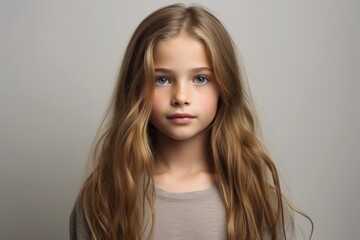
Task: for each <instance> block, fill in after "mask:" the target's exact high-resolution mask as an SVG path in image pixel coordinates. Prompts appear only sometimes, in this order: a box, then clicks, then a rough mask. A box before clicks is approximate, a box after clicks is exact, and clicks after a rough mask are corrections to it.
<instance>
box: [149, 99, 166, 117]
mask: <svg viewBox="0 0 360 240" xmlns="http://www.w3.org/2000/svg"><path fill="white" fill-rule="evenodd" d="M164 102H165V99H164V97H163V95H162V94H159V93H154V96H153V99H152V105H151V118H156V117H157V114H159V113H161V111H162V109H163V108H164V107H163V105H164Z"/></svg>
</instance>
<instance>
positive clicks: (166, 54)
mask: <svg viewBox="0 0 360 240" xmlns="http://www.w3.org/2000/svg"><path fill="white" fill-rule="evenodd" d="M154 64H155V77H154V84H155V90H154V97H153V104H152V109H151V116H150V121H151V123H152V124H153V125H154V127H155V128H156V129H157V130H158V132H157V136H156V138H157V139H156V156H157V157H156V161H155V165H154V175H153V177H154V182H155V185H156V186H157V187H159V188H161V189H163V190H165V191H169V192H189V191H197V190H203V189H206V188H209V187H211V186H213V185H214V184H215V180H214V175H213V172H212V170H211V169H210V167H209V160H208V159H207V154H206V149H205V146H206V141H207V137H208V135H207V129H208V126H209V125H210V124H211V122H212V121H213V119H214V117H215V115H216V111H217V104H218V99H219V94H218V90H217V87H216V82H215V79H214V74H213V72H212V69H211V65H210V63H209V59H208V57H207V55H206V51H205V48H204V46H203V44H202V43H201V42H200V41H199V40H197V39H195V38H193V37H192V36H191V35H189V34H187V33H186V32H182V33H180V34H179V35H178V36H177V37H175V38H171V39H168V40H165V41H163V42H161V43H159V45H158V46H157V48H156V50H155V52H154ZM174 114H187V115H180V116H178V115H174ZM188 115H189V116H188Z"/></svg>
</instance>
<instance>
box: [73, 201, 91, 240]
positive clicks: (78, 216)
mask: <svg viewBox="0 0 360 240" xmlns="http://www.w3.org/2000/svg"><path fill="white" fill-rule="evenodd" d="M69 223H70V226H69V231H70V240H90V239H91V235H90V231H89V228H88V225H87V223H86V220H85V217H84V211H83V207H82V199H81V197H80V196H78V197H77V199H76V202H75V205H74V207H73V209H72V211H71V214H70V222H69Z"/></svg>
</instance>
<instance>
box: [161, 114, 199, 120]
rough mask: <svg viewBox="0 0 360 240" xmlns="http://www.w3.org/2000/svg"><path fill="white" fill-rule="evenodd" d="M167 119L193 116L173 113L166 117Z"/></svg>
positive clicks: (191, 116)
mask: <svg viewBox="0 0 360 240" xmlns="http://www.w3.org/2000/svg"><path fill="white" fill-rule="evenodd" d="M167 118H168V119H175V118H195V116H193V115H191V114H188V113H175V114H171V115H170V116H168V117H167Z"/></svg>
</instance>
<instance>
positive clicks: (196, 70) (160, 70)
mask: <svg viewBox="0 0 360 240" xmlns="http://www.w3.org/2000/svg"><path fill="white" fill-rule="evenodd" d="M201 71H209V72H211V73H212V72H213V70H212V69H211V68H208V67H198V68H193V69H191V70H190V71H189V72H192V73H194V72H201ZM155 72H163V73H172V72H173V71H172V70H170V69H167V68H155Z"/></svg>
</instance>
